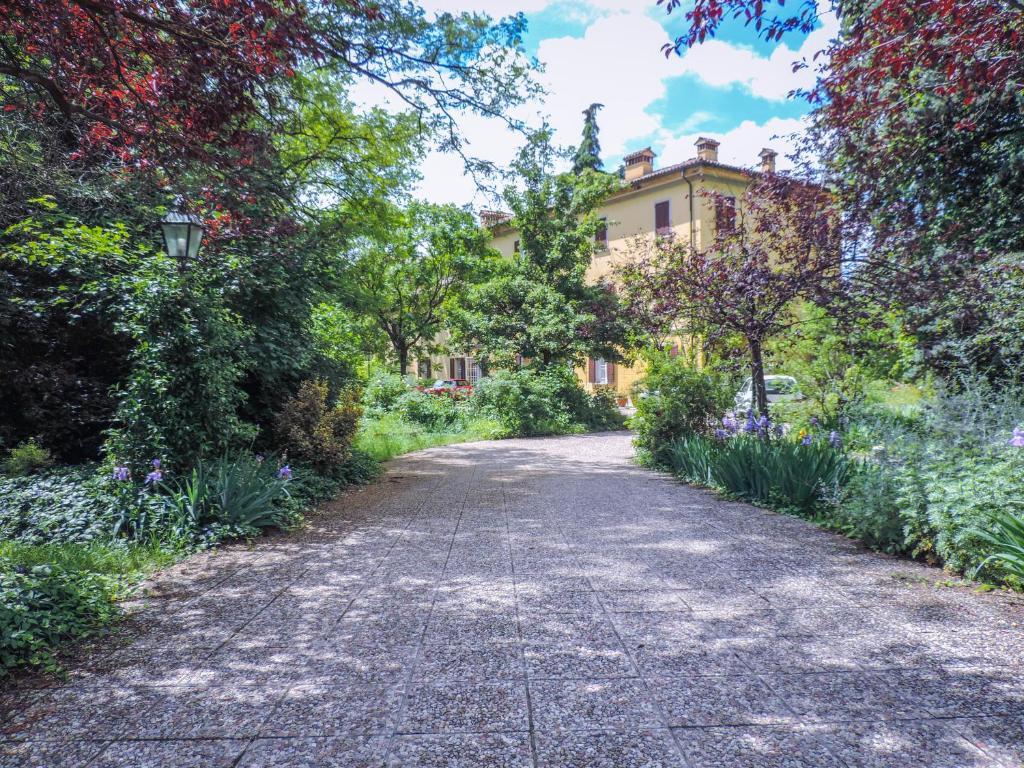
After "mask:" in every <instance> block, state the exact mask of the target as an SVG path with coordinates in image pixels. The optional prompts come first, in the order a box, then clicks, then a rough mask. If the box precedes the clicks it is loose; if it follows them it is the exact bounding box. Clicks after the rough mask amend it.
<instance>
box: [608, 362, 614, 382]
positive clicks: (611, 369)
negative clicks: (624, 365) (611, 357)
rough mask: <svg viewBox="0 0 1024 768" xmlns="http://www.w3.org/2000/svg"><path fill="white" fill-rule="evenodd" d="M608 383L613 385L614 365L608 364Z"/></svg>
mask: <svg viewBox="0 0 1024 768" xmlns="http://www.w3.org/2000/svg"><path fill="white" fill-rule="evenodd" d="M607 365H608V383H609V384H614V383H615V363H608V364H607Z"/></svg>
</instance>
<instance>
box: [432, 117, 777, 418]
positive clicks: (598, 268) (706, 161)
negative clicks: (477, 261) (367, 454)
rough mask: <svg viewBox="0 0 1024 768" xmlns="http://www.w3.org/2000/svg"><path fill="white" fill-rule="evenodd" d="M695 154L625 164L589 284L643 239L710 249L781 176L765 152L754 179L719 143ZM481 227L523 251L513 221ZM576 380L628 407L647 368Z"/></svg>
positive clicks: (441, 361)
mask: <svg viewBox="0 0 1024 768" xmlns="http://www.w3.org/2000/svg"><path fill="white" fill-rule="evenodd" d="M696 146H697V156H696V157H694V158H692V159H690V160H687V161H685V162H682V163H677V164H675V165H670V166H666V167H665V168H660V169H656V168H655V166H654V157H655V155H654V152H652V151H651V148H650V147H646V148H644V149H642V150H640V151H639V152H633V153H632V154H629V155H626V157H625V158H623V160H624V162H625V166H626V167H625V178H624V181H623V184H622V188H621V189H620V190H619V191H618V192H615V193H614V194H612V195H611V197H609V198H608V200H607V201H606V202H605V203H604V205H603V206H602V207H601V209H600V211H599V213H598V215H599V216H600V217H601V218H603V219H605V221H606V222H607V225H606V226H605V227H604V228H603V229H602V231H601V232H599V234H598V236H597V243H596V248H595V252H594V256H593V258H592V260H591V263H590V268H589V270H588V271H587V277H588V278H589V279H591V280H599V279H601V278H606V277H608V276H609V275H610V274H611V273H612V272H613V270H614V269H615V268H616V267H617V266H619V265H620V264H622V263H623V261H624V260H625V259H627V258H629V256H630V253H631V252H633V251H634V250H635V247H636V245H637V241H638V238H639V239H641V240H642V239H643V238H650V239H651V240H653V238H654V237H655V236H656V235H662V236H666V235H671V236H672V237H674V238H675V239H677V240H682V241H684V242H689V243H690V245H691V246H692V247H693V248H695V249H699V248H701V247H703V246H705V245H707V244H708V243H709V242H710V241H711V239H712V238H713V237H714V233H715V227H716V226H717V224H718V222H722V221H727V222H735V208H734V206H735V202H736V200H738V199H740V198H741V196H742V195H743V192H744V191H745V189H746V187H747V185H748V184H749V183H750V182H751V180H752V179H753V178H754V177H755V175H756V174H758V173H759V172H762V173H770V172H774V170H775V158H776V156H777V153H776V152H774V151H772V150H771V149H762V150H761V152H760V155H759V163H758V166H759V170H758V171H752V170H750V169H745V168H739V167H737V166H733V165H726V164H724V163H720V162H719V161H718V147H719V142H717V141H715V140H714V139H710V138H704V137H702V138H700V139H698V140H697V144H696ZM709 193H718V194H719V195H722V196H724V198H725V199H724V201H723V205H724V210H723V209H722V208H718V210H716V205H715V203H714V201H713V200H712V199H711V198H710V197H709ZM730 201H731V203H730ZM482 219H483V223H484V224H485V226H488V227H490V229H491V233H492V241H491V244H492V245H493V247H494V248H495V249H497V250H498V251H499V252H500V253H501V254H502V255H503V256H507V257H509V258H511V257H512V256H513V255H514V254H515V253H516V252H517V251H518V249H519V238H518V233H517V232H516V230H515V229H514V228H513V227H511V226H509V224H508V223H507V219H508V217H507V216H502V215H501V214H497V213H493V212H484V213H483V214H482ZM677 343H682V342H681V341H679V342H677ZM419 373H420V375H421V376H424V377H430V376H434V377H439V378H463V379H468V380H470V381H471V382H472V381H475V380H476V379H477V378H479V376H480V375H481V370H480V367H479V365H477V364H476V363H475V361H474V360H473V358H472V357H471V356H468V355H458V354H453V355H446V356H440V357H435V358H433V359H432V360H430V361H429V362H428V361H425V360H424V361H421V362H420V370H419ZM577 374H578V376H579V378H580V380H581V382H583V384H584V385H585V386H586V387H587V388H592V387H594V386H602V385H608V386H613V387H614V388H615V390H616V391H617V392H618V393H619V396H620V398H621V399H625V398H627V397H629V396H630V394H631V392H632V390H633V387H634V385H635V384H636V382H637V380H638V379H640V378H641V377H642V376H643V365H642V363H636V364H634V365H631V366H626V365H614V364H612V363H609V362H606V361H604V360H588V361H587V363H586V365H584V366H583V367H581V368H580V369H578V370H577Z"/></svg>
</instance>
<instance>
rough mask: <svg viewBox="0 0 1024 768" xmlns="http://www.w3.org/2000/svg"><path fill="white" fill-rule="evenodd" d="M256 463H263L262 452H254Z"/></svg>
mask: <svg viewBox="0 0 1024 768" xmlns="http://www.w3.org/2000/svg"><path fill="white" fill-rule="evenodd" d="M256 463H257V464H262V463H263V454H262V453H257V454H256Z"/></svg>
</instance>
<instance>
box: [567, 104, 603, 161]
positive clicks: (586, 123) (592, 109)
mask: <svg viewBox="0 0 1024 768" xmlns="http://www.w3.org/2000/svg"><path fill="white" fill-rule="evenodd" d="M602 107H604V104H591V105H590V106H589V107H587V108H586V109H585V110H583V140H582V141H581V142H580V145H579V147H577V148H576V154H575V155H574V156H573V160H572V172H573V173H575V174H577V175H579V174H581V173H583V171H584V170H586V169H587V168H589V169H590V170H592V171H599V170H601V166H602V165H604V163H602V162H601V142H600V141H598V138H597V133H598V130H599V129H598V127H597V110H599V109H601V108H602Z"/></svg>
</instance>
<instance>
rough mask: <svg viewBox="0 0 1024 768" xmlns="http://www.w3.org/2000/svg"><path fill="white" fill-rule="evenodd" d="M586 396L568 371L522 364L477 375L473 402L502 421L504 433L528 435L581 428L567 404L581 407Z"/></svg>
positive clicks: (582, 427) (476, 406)
mask: <svg viewBox="0 0 1024 768" xmlns="http://www.w3.org/2000/svg"><path fill="white" fill-rule="evenodd" d="M569 377H572V382H571V384H570V383H569V382H568V379H569ZM586 397H587V393H586V392H584V391H583V390H582V388H580V386H579V384H578V383H576V381H575V376H573V374H572V372H571V371H568V370H566V371H565V373H564V374H561V373H556V372H554V371H548V372H543V373H542V372H538V371H534V370H532V369H529V368H524V369H522V370H518V371H499V372H497V373H495V374H494V375H493V376H490V377H487V378H484V379H480V380H479V381H478V382H477V385H476V387H475V388H474V390H473V398H472V402H473V407H474V408H475V409H476V410H477V412H478V413H482V414H484V415H486V416H488V417H489V418H492V419H494V420H495V421H497V422H498V423H499V424H501V428H502V434H503V436H506V437H512V436H523V437H529V436H533V435H557V434H570V433H573V432H582V431H584V428H585V427H584V425H583V424H581V423H579V421H577V420H576V419H574V414H573V413H572V412H571V410H570V408H573V407H574V408H576V409H578V410H582V409H583V408H584V406H583V405H582V404H583V403H584V402H585V401H586Z"/></svg>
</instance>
